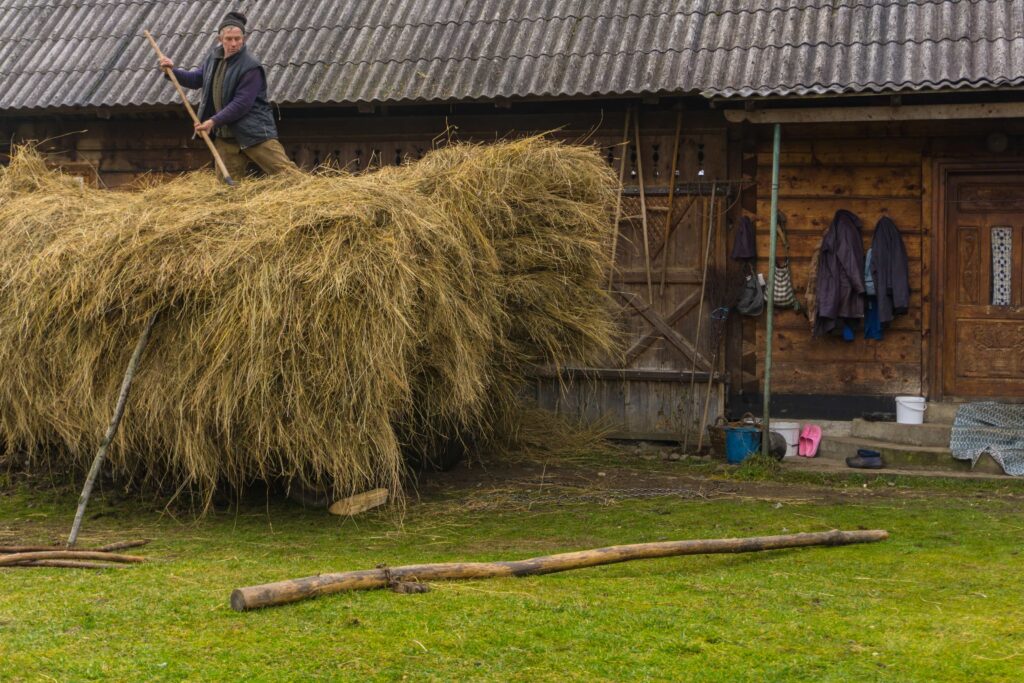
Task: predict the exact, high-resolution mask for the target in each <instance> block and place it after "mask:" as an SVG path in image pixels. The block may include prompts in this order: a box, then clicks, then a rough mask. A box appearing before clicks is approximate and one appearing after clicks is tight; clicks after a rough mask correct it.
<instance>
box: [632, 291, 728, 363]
mask: <svg viewBox="0 0 1024 683" xmlns="http://www.w3.org/2000/svg"><path fill="white" fill-rule="evenodd" d="M616 294H618V295H619V298H621V299H622V300H623V301H624V302H625V303H626V304H628V305H629V306H632V307H633V309H635V310H636V312H637V313H639V314H640V315H641V316H642V317H643V318H644V320H646V321H647V322H649V323H650V324H651V326H652V327H653V328H654V332H650V333H648V334H647V335H645V336H643V337H641V338H640V339H639V340H638V341H637V342H635V343H634V344H633V346H632V347H630V349H629V350H628V351H627V352H626V358H627V361H632V360H635V359H636V357H637V356H639V355H640V354H641V353H643V351H644V350H645V349H646V348H647V347H648V346H650V344H651V342H653V341H654V339H655V338H656V337H657V336H658V334H660V335H661V336H663V337H665V340H666V341H667V342H668V343H669V344H671V345H672V346H674V347H675V348H676V350H677V351H679V352H680V353H682V354H683V355H684V356H685V357H686V358H688V359H690V360H695V361H696V362H697V363H698V364H699V365H701V366H702V367H703V369H704V370H707V371H709V372H710V371H711V362H710V361H709V360H708V359H707V358H706V357H705V356H704V354H702V353H701V352H700V351H698V350H697V349H696V348H695V347H694V346H693V345H692V344H691V343H690V342H688V341H687V340H686V339H684V338H683V336H682V335H681V334H679V333H678V332H676V331H675V330H674V329H672V327H671V323H674V322H676V321H677V320H679V319H680V318H682V317H683V316H684V315H685V314H686V313H687V312H688V311H689V310H690V309H691V308H693V307H694V305H695V304H696V300H695V299H696V298H697V297H696V295H695V294H691V295H690V296H688V297H686V299H684V300H683V302H682V303H681V304H679V305H678V306H677V307H676V309H675V310H674V311H672V313H671V314H670V315H669V321H670V322H666V321H665V319H664V318H662V317H661V316H660V315H658V314H657V313H656V312H655V311H654V310H652V309H651V306H650V304H648V303H647V302H645V301H644V300H643V299H641V298H640V297H639V296H637V295H636V294H633V293H632V292H616Z"/></svg>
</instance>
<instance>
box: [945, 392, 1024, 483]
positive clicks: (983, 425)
mask: <svg viewBox="0 0 1024 683" xmlns="http://www.w3.org/2000/svg"><path fill="white" fill-rule="evenodd" d="M949 449H950V450H951V451H952V452H953V457H954V458H957V459H958V460H970V461H971V464H972V465H974V464H975V463H976V462H977V461H978V458H979V457H980V456H981V454H982V453H988V454H989V455H991V456H992V459H993V460H995V461H996V462H998V463H999V464H1000V466H1002V468H1003V471H1004V472H1006V473H1007V474H1010V475H1013V476H1015V477H1020V476H1024V404H1012V403H994V402H982V403H964V404H963V405H961V406H960V407H959V408H958V409H957V411H956V419H954V420H953V433H952V435H951V436H950V439H949Z"/></svg>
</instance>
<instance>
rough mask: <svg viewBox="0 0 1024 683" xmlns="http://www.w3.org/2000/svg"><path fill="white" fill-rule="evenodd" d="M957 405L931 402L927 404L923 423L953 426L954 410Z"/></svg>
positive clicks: (958, 405)
mask: <svg viewBox="0 0 1024 683" xmlns="http://www.w3.org/2000/svg"><path fill="white" fill-rule="evenodd" d="M959 407H960V404H959V403H937V402H935V401H932V402H930V403H929V404H928V410H926V411H924V421H925V423H927V424H946V425H951V424H953V418H955V417H956V409H957V408H959Z"/></svg>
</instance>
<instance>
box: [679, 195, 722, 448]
mask: <svg viewBox="0 0 1024 683" xmlns="http://www.w3.org/2000/svg"><path fill="white" fill-rule="evenodd" d="M717 190H718V183H712V184H711V202H710V203H709V204H708V212H707V213H708V234H707V244H706V245H705V247H704V268H703V273H702V275H701V277H700V304H699V305H698V307H697V333H696V335H694V337H693V348H694V349H696V350H699V349H700V331H701V325H702V324H703V322H704V295H705V293H706V292H707V286H708V263H709V261H710V260H711V242H712V239H711V236H712V231H713V230H714V227H715V197H716V195H717ZM691 360H692V361H693V362H692V365H691V367H690V392H689V394H688V395H687V407H688V408H689V410H687V416H688V417H690V416H692V417H696V414H695V413H696V404H695V403H694V385H695V382H696V377H697V354H696V353H694V354H693V358H692V359H691ZM708 371H709V372H710V373H711V374H712V375H714V374H715V369H714V368H708ZM689 446H690V429H689V427H687V429H686V430H685V431H684V432H683V452H684V453H685V452H686V450H687V448H689Z"/></svg>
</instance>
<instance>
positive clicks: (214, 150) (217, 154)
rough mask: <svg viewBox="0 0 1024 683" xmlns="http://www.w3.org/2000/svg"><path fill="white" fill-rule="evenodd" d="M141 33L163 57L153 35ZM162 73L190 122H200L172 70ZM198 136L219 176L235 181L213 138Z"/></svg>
mask: <svg viewBox="0 0 1024 683" xmlns="http://www.w3.org/2000/svg"><path fill="white" fill-rule="evenodd" d="M142 34H143V35H144V36H146V40H148V41H149V44H150V45H152V46H153V49H154V50H156V56H157V57H159V58H160V59H163V57H164V53H163V52H161V51H160V46H159V45H157V44H156V39H155V38H153V35H152V34H151V33H150V32H149V31H143V32H142ZM164 73H166V74H167V77H168V78H170V79H171V83H173V84H174V87H175V89H177V91H178V95H179V96H180V97H181V101H182V103H184V105H185V109H187V110H188V115H189V116H191V117H192V122H193V123H201V121H200V120H199V117H198V116H197V115H196V112H195V109H193V108H192V103H190V102H189V101H188V97H186V96H185V91H184V90H182V89H181V84H180V83H178V78H177V77H176V76H175V75H174V71H172V70H171V69H164ZM199 137H201V138H202V139H203V142H205V143H206V147H207V149H209V150H210V154H212V155H213V162H214V163H215V164H216V165H217V170H218V171H220V173H221V177H222V178H224V182H225V183H227V184H228V185H234V184H235V181H234V180H232V179H231V174H230V173H228V167H227V166H225V165H224V160H223V159H221V158H220V152H218V151H217V148H216V147H215V146H214V144H213V140H211V139H210V136H209V135H207V133H206V131H204V130H201V131H199Z"/></svg>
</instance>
